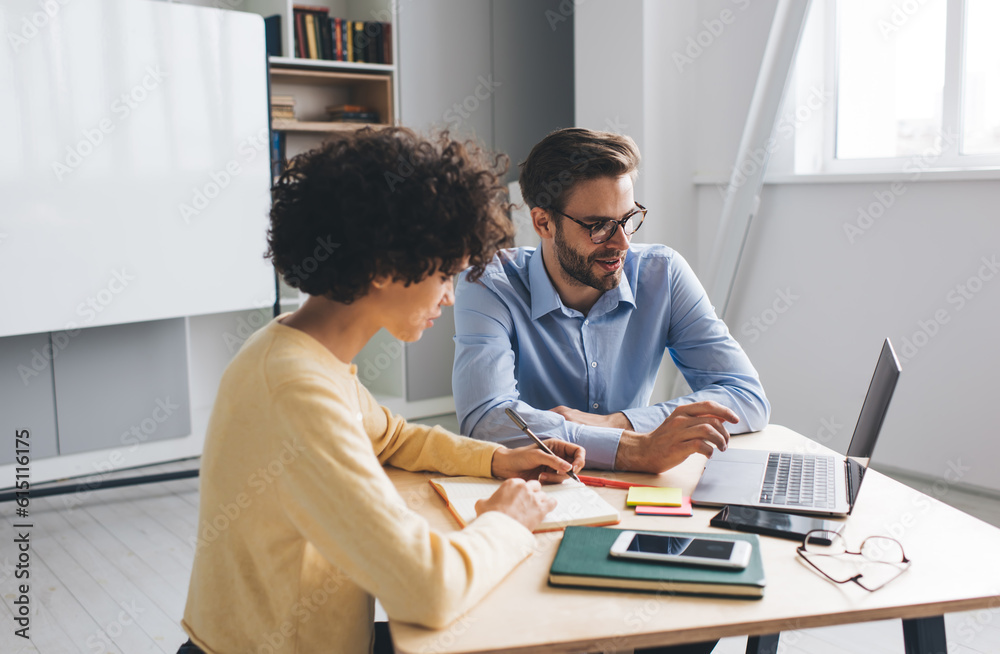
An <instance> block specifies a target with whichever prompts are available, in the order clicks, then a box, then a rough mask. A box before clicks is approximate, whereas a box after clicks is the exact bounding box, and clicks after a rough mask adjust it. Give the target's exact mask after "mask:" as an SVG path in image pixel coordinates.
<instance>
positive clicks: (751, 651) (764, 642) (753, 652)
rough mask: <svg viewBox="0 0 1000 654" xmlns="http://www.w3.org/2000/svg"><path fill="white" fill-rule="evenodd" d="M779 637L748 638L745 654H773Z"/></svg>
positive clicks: (776, 648) (776, 649) (769, 635)
mask: <svg viewBox="0 0 1000 654" xmlns="http://www.w3.org/2000/svg"><path fill="white" fill-rule="evenodd" d="M780 635H781V634H767V635H766V636H749V637H748V638H747V654H775V652H777V651H778V636H780Z"/></svg>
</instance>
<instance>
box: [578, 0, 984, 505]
mask: <svg viewBox="0 0 1000 654" xmlns="http://www.w3.org/2000/svg"><path fill="white" fill-rule="evenodd" d="M775 5H776V3H775V2H773V1H768V2H753V3H745V2H743V1H742V0H740V1H739V2H734V1H730V0H712V1H709V2H704V1H702V2H695V0H684V1H679V2H671V3H656V2H652V1H645V2H643V1H641V0H633V2H623V3H610V2H589V3H587V4H586V5H581V6H580V7H579V8H578V16H577V32H576V42H577V57H578V59H577V103H578V104H577V116H578V122H581V124H584V125H587V126H599V125H594V124H592V123H593V122H595V121H598V120H600V119H601V117H602V116H603V115H604V114H607V113H609V111H611V109H609V108H608V106H609V101H608V100H607V99H606V98H605V97H604V96H603V95H602V93H601V90H600V89H601V88H602V87H601V84H605V85H606V86H610V87H612V88H613V90H614V91H616V92H617V90H618V89H617V87H618V86H619V85H620V84H623V83H624V82H621V81H620V80H621V79H622V78H625V77H626V76H627V75H632V77H629V78H628V79H627V81H628V82H629V83H634V82H635V81H636V80H635V79H634V77H635V73H634V72H633V73H629V72H628V71H642V73H641V75H640V80H639V81H641V82H643V83H644V84H645V86H644V88H645V94H646V97H647V100H649V102H647V103H646V104H645V111H644V112H643V114H642V115H641V116H639V117H638V118H637V120H641V121H642V128H643V129H642V130H641V131H640V134H641V135H642V137H643V141H642V142H640V147H642V149H643V154H644V156H645V157H646V164H648V166H644V169H643V172H642V175H643V177H644V178H645V180H646V184H647V186H646V188H645V192H646V193H647V197H648V198H650V199H649V202H650V204H651V208H653V209H654V210H658V209H659V207H670V209H671V211H672V212H673V215H672V216H671V218H670V219H669V220H667V221H664V223H663V225H664V227H663V228H658V229H656V230H652V229H651V230H649V231H648V232H647V231H646V228H645V227H643V232H640V233H641V234H643V235H644V236H646V237H647V238H652V237H655V240H662V241H663V242H666V243H667V244H669V245H672V246H674V247H676V248H677V249H678V250H680V251H681V252H682V253H684V254H685V256H687V257H688V259H689V260H691V261H692V264H693V265H694V266H695V269H696V270H697V271H698V272H699V273H700V274H701V275H702V276H703V277H704V276H705V275H706V272H707V271H705V270H704V267H703V266H704V265H705V259H707V253H708V252H709V251H710V250H711V240H712V239H713V238H714V236H715V234H714V232H715V229H716V225H717V221H718V217H719V213H720V211H721V208H722V196H721V194H720V193H719V191H718V189H717V187H716V184H715V183H713V182H716V183H722V184H724V183H725V181H726V179H727V178H728V175H729V172H730V170H731V167H732V165H733V162H734V160H735V156H736V150H737V146H738V144H739V139H740V135H741V133H742V129H743V123H744V120H745V118H746V110H747V107H748V105H749V101H750V97H751V94H752V92H753V85H754V82H755V80H756V76H757V71H758V67H759V64H760V59H761V55H762V53H763V49H764V45H765V43H766V40H767V35H768V30H769V28H770V22H771V18H772V16H773V13H774V8H775ZM725 10H729V11H731V12H732V14H731V15H727V18H731V20H730V21H729V22H728V23H727V24H725V27H724V29H723V30H722V31H721V32H720V33H719V34H717V35H713V37H714V38H712V39H711V40H709V39H708V38H706V37H704V35H703V36H702V41H703V42H709V41H710V42H709V45H708V46H707V47H702V48H701V52H700V53H699V54H698V56H696V57H693V61H692V62H690V63H688V64H686V65H684V66H682V67H683V72H678V70H677V69H678V66H677V65H676V64H675V62H674V61H673V55H674V53H676V52H680V54H681V55H685V56H686V53H685V50H684V48H686V47H687V46H689V45H690V42H689V41H688V40H687V38H688V36H691V37H693V38H695V39H697V38H698V33H699V32H701V31H703V30H707V29H709V26H710V25H715V27H716V28H717V27H718V25H717V24H715V23H713V21H714V20H715V19H718V18H720V16H721V15H722V12H723V11H725ZM608 12H610V13H611V14H614V16H615V17H612V16H611V15H609V13H608ZM581 14H583V15H585V16H586V19H585V20H581ZM636 21H638V22H636ZM706 21H708V22H707V23H706ZM609 25H610V26H613V27H614V28H615V30H616V31H617V30H637V29H639V28H640V27H641V28H642V30H643V34H644V39H643V41H644V46H645V47H644V49H643V55H642V59H641V60H635V59H633V60H629V59H627V58H625V57H624V56H622V57H615V58H611V57H606V56H605V57H596V56H587V55H586V53H581V46H582V44H585V43H593V42H594V41H595V40H598V39H599V38H600V37H599V35H600V34H602V33H603V34H607V33H609V32H608V26H609ZM657 34H658V35H659V37H654V35H657ZM655 38H658V39H659V40H655V41H654V39H655ZM691 52H697V48H692V50H691ZM581 55H582V57H583V58H581ZM630 56H634V55H630ZM652 70H657V74H651V72H650V71H652ZM623 71H624V72H623ZM654 78H655V79H654ZM692 79H694V80H695V81H694V82H693V85H694V92H693V94H692V93H691V86H692V81H691V80H692ZM584 81H588V84H589V91H587V92H584V90H583V89H582V87H583V86H584ZM656 105H659V106H660V108H661V109H660V110H661V111H662V112H663V113H662V118H663V119H662V120H657V119H656V118H654V117H653V116H652V115H651V113H652V112H651V111H650V106H656ZM612 106H613V105H612ZM587 121H590V123H588V122H587ZM670 123H672V124H670ZM654 124H655V125H656V127H652V126H653V125H654ZM629 131H631V130H629ZM633 135H634V133H633ZM657 152H659V153H666V155H664V154H659V153H657ZM654 153H657V154H654ZM664 156H667V157H669V159H668V160H666V161H665V160H664V159H662V158H660V157H664ZM695 175H698V176H699V179H701V180H709V181H706V182H704V183H702V184H697V185H696V184H695V183H694V176H695ZM912 177H913V176H912V175H910V176H904V177H901V178H900V179H899V180H898V182H897V183H898V184H900V186H897V187H896V189H897V191H898V190H899V189H903V191H902V193H893V187H892V183H893V182H892V181H891V180H885V179H876V178H873V179H872V181H870V182H858V181H854V182H850V183H846V182H845V183H808V184H802V183H782V184H768V185H767V186H765V190H764V194H763V198H762V205H761V210H760V213H759V214H758V217H757V219H756V220H755V223H754V225H753V228H752V230H751V235H750V239H749V242H748V246H747V252H746V255H745V257H744V260H743V263H742V266H741V269H740V272H739V276H738V279H737V283H736V287H735V289H734V299H733V303H732V306H731V307H730V310H729V315H728V317H727V322H728V323H729V326H730V329H731V331H732V332H733V333H734V335H735V336H736V337H737V338H738V339H739V340H740V342H741V343H742V344H743V346H744V347H745V348H746V350H747V352H748V353H749V355H750V357H751V359H752V360H753V362H754V364H755V366H756V367H757V369H758V370H759V372H760V373H761V377H762V380H763V382H764V387H765V389H766V390H767V393H768V396H769V398H770V399H771V402H772V405H773V414H772V421H773V422H775V423H778V424H784V425H787V426H789V427H791V428H793V429H795V430H797V431H799V432H801V433H803V434H806V435H808V436H811V437H813V438H817V439H818V440H820V441H822V442H824V443H825V444H827V445H829V446H831V447H834V448H836V449H840V450H841V451H843V450H844V449H845V448H846V446H847V442H848V441H849V439H850V437H851V434H852V432H853V428H854V423H855V421H856V419H857V415H858V412H859V411H860V408H861V403H862V401H863V399H864V394H865V391H866V390H867V386H868V381H869V379H870V376H871V372H872V370H873V368H874V365H875V361H876V358H877V356H878V351H879V347H880V345H881V341H882V339H883V338H884V337H886V336H889V337H890V338H892V340H893V342H894V344H895V345H896V348H897V351H898V352H899V354H900V356H901V358H902V359H903V375H902V377H901V380H900V385H899V387H898V389H897V391H896V396H895V398H894V400H893V404H892V407H891V409H890V412H889V416H888V418H887V420H886V423H885V427H884V430H883V434H882V438H881V440H880V443H879V447H878V450H877V451H876V453H875V463H874V465H875V467H879V466H880V465H881V466H882V467H890V468H897V469H902V470H907V471H910V472H915V473H918V474H921V475H925V476H928V477H930V478H932V479H933V480H935V481H936V482H937V485H936V486H935V487H934V491H935V493H936V494H938V495H941V494H942V493H943V492H946V489H947V487H948V486H950V485H958V486H977V487H982V488H985V489H989V490H992V491H997V490H1000V479H998V478H997V477H996V475H995V474H994V473H993V467H994V462H995V461H996V460H997V459H998V458H1000V439H998V438H997V436H998V434H997V431H998V430H997V428H996V427H995V425H996V422H997V421H996V420H994V419H993V417H992V415H991V414H990V413H989V410H990V408H991V407H992V405H993V404H995V401H993V398H994V396H995V395H996V390H997V388H998V384H997V382H996V381H995V376H996V374H995V372H994V371H995V370H997V369H998V368H1000V347H998V345H997V341H996V337H995V334H996V332H997V325H1000V281H994V280H1000V274H997V272H994V271H993V270H991V268H990V267H987V266H985V265H984V263H983V257H985V258H986V260H987V261H997V262H1000V223H998V222H997V220H996V209H995V207H996V206H997V205H998V201H1000V184H998V183H997V181H989V180H985V181H961V180H953V181H930V180H928V179H927V176H925V177H923V178H919V179H912ZM668 178H669V179H668ZM651 179H656V182H657V183H656V184H650V183H649V182H650V180H651ZM886 193H888V194H890V195H891V196H892V197H893V198H894V199H893V202H892V206H890V207H888V208H887V209H886V210H885V211H884V213H883V214H882V215H881V217H880V218H879V219H878V220H876V221H874V223H873V224H872V226H871V227H870V228H869V229H868V230H867V231H865V232H864V233H863V234H861V235H860V236H856V237H855V238H854V242H853V243H852V242H851V241H850V240H849V239H848V237H847V235H846V233H845V228H844V224H845V223H852V222H855V221H856V220H857V219H858V216H859V212H860V211H861V210H862V209H865V208H867V207H869V205H870V204H871V203H873V202H877V197H876V195H874V194H879V196H880V197H882V198H887V197H888V196H887V195H886ZM692 197H693V199H691V198H692ZM653 198H655V201H654V199H653ZM654 202H655V203H654ZM691 207H693V210H692V209H691ZM677 208H681V211H677V210H676V209H677ZM684 208H687V209H688V211H683V209H684ZM678 213H680V214H681V215H677V214H678ZM650 216H651V217H652V216H653V213H652V212H651V213H650ZM680 223H683V224H680ZM994 257H995V258H994ZM989 275H994V277H992V278H990V279H988V280H985V281H975V280H976V279H979V278H980V276H981V277H983V278H985V277H987V276H989ZM970 278H972V279H973V280H974V281H971V282H970V281H969V280H970ZM960 285H964V286H965V287H966V290H965V292H966V294H967V295H968V296H969V297H967V298H966V297H962V295H961V293H962V289H961V287H960ZM975 289H978V291H977V292H973V291H974V290H975ZM783 295H789V296H790V300H789V301H782V300H780V298H781V297H782V296H783ZM776 301H778V304H777V307H778V308H781V309H785V307H786V306H787V309H785V310H784V311H783V312H782V313H778V312H777V311H775V302H776ZM753 320H757V321H758V326H755V325H754V323H753ZM939 321H940V324H938V322H939ZM768 322H769V323H771V324H766V323H768ZM760 327H763V329H761V328H760ZM918 332H919V333H921V335H918V336H915V334H917V333H918ZM930 332H933V335H929V333H930ZM923 334H928V335H927V336H926V337H925V336H924V335H923ZM907 343H910V344H911V345H907ZM913 343H917V344H922V347H917V346H916V345H912V344H913Z"/></svg>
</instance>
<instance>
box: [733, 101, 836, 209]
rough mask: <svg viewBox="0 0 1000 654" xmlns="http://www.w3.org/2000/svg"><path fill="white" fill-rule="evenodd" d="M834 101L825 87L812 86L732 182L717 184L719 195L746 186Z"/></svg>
mask: <svg viewBox="0 0 1000 654" xmlns="http://www.w3.org/2000/svg"><path fill="white" fill-rule="evenodd" d="M831 99H833V93H831V92H830V91H827V90H825V89H824V88H822V87H817V86H812V87H810V88H809V94H808V95H807V96H806V98H805V100H803V101H802V102H801V103H800V104H799V105H798V106H796V107H795V109H791V110H789V111H786V112H785V113H783V114H782V115H781V117H780V118H779V119H778V122H777V123H776V124H775V126H774V131H773V134H777V136H771V137H769V138H768V139H767V141H766V142H765V143H764V145H763V146H758V147H756V148H754V149H753V150H751V151H750V152H749V153H748V157H747V158H746V159H744V160H743V161H741V162H739V164H738V166H737V167H735V168H734V170H733V171H732V174H730V179H729V182H727V183H726V184H725V185H722V184H720V185H718V186H717V188H718V189H719V193H720V195H722V197H726V195H727V194H729V193H732V192H734V191H736V189H738V188H740V187H742V186H743V185H744V184H746V183H747V180H749V179H750V177H752V176H753V175H756V174H757V173H758V172H759V171H760V170H761V169H762V168H763V167H764V164H766V163H767V160H768V157H769V156H770V155H772V154H774V153H775V152H777V151H778V150H779V149H780V148H781V145H782V143H784V142H786V141H788V140H789V139H791V138H792V136H794V135H795V130H796V129H798V128H799V126H800V125H803V124H805V123H807V122H809V121H810V120H812V119H813V117H814V116H815V115H816V114H817V112H819V111H822V109H823V107H824V106H825V105H826V103H827V102H829V101H830V100H831Z"/></svg>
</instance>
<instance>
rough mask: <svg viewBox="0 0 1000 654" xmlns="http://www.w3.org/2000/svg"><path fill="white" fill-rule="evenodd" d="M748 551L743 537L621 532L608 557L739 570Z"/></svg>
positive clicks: (744, 562)
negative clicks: (727, 537)
mask: <svg viewBox="0 0 1000 654" xmlns="http://www.w3.org/2000/svg"><path fill="white" fill-rule="evenodd" d="M751 550H752V547H751V545H750V543H748V542H746V541H743V540H732V539H726V538H715V537H707V538H702V537H697V538H691V537H689V536H679V535H674V534H669V533H665V532H662V531H660V532H648V531H623V532H622V533H621V534H620V535H619V536H618V538H617V539H615V542H614V544H613V545H611V556H616V557H621V558H626V559H641V560H643V561H659V562H661V563H680V564H684V565H703V566H710V567H713V568H726V569H729V570H742V569H743V568H745V567H747V564H748V563H750V552H751Z"/></svg>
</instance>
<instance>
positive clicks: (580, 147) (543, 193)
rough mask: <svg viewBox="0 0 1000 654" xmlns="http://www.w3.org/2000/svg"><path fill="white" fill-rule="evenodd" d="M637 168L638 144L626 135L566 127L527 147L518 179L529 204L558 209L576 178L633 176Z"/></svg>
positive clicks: (574, 183) (579, 180) (564, 203)
mask: <svg viewBox="0 0 1000 654" xmlns="http://www.w3.org/2000/svg"><path fill="white" fill-rule="evenodd" d="M638 170H639V148H638V147H637V146H636V144H635V141H633V140H632V139H631V138H630V137H628V136H624V135H622V134H615V133H614V132H597V131H594V130H590V129H584V128H582V127H568V128H566V129H560V130H556V131H555V132H552V133H551V134H549V135H548V136H546V137H545V138H544V139H542V140H541V141H539V142H538V144H536V145H535V147H533V148H532V149H531V153H530V154H529V155H528V158H527V159H526V160H525V161H524V162H523V163H522V164H521V176H520V178H519V180H518V181H519V183H520V185H521V195H522V196H523V197H524V200H525V202H527V203H528V206H529V207H530V208H532V209H534V208H535V207H541V208H543V209H548V208H553V209H559V210H562V209H563V208H564V207H565V206H566V202H567V201H568V200H569V196H570V194H571V193H572V192H573V188H574V187H575V186H576V185H577V184H578V183H579V182H582V181H585V180H589V179H597V178H599V177H621V176H622V175H631V176H632V178H633V179H635V176H636V174H637V173H638Z"/></svg>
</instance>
